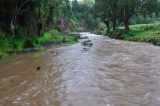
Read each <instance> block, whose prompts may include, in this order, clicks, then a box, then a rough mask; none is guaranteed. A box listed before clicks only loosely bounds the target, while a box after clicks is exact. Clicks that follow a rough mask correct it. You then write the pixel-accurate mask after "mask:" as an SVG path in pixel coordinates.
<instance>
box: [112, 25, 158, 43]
mask: <svg viewBox="0 0 160 106" xmlns="http://www.w3.org/2000/svg"><path fill="white" fill-rule="evenodd" d="M124 32H125V31H124V27H120V28H119V29H117V30H115V31H112V32H110V33H109V36H110V37H112V38H118V39H122V40H128V41H137V42H151V43H153V42H160V22H157V23H151V24H137V25H130V31H129V32H128V33H127V34H124Z"/></svg>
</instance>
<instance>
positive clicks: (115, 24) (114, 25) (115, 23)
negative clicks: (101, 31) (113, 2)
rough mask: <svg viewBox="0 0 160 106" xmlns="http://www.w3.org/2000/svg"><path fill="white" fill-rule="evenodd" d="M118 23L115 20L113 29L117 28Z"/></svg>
mask: <svg viewBox="0 0 160 106" xmlns="http://www.w3.org/2000/svg"><path fill="white" fill-rule="evenodd" d="M116 24H117V22H116V21H113V30H115V29H116Z"/></svg>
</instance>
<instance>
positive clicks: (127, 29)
mask: <svg viewBox="0 0 160 106" xmlns="http://www.w3.org/2000/svg"><path fill="white" fill-rule="evenodd" d="M128 22H129V21H128V19H126V20H125V22H124V24H125V32H126V33H127V32H128V31H129V24H128Z"/></svg>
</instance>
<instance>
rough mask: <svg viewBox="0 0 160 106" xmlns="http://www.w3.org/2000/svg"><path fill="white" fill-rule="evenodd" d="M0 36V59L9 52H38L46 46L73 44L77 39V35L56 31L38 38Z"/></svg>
mask: <svg viewBox="0 0 160 106" xmlns="http://www.w3.org/2000/svg"><path fill="white" fill-rule="evenodd" d="M0 34H1V35H0V37H1V39H0V58H3V57H6V56H7V55H9V53H10V52H19V51H31V50H39V49H41V48H42V47H43V46H45V45H47V44H62V43H65V44H74V43H76V42H77V40H78V38H79V36H77V35H74V34H68V33H66V34H62V33H60V32H58V31H57V30H50V31H48V32H46V33H44V34H43V35H42V36H40V37H38V36H30V37H19V38H5V37H3V36H2V33H0Z"/></svg>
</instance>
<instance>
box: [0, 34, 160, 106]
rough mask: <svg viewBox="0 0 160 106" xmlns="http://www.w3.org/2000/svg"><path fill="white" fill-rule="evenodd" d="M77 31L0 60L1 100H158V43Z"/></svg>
mask: <svg viewBox="0 0 160 106" xmlns="http://www.w3.org/2000/svg"><path fill="white" fill-rule="evenodd" d="M82 36H88V37H89V38H87V37H86V39H82V40H80V41H79V43H77V44H75V45H70V46H60V47H55V46H51V47H49V48H47V49H46V50H44V51H41V52H32V53H26V54H21V55H17V56H12V57H10V58H7V59H2V60H0V106H160V47H156V46H153V45H151V44H147V43H137V42H129V41H119V40H113V39H109V38H107V37H104V36H98V35H94V34H90V33H82ZM87 39H89V40H91V42H90V41H89V42H90V43H89V45H84V41H87ZM92 44H93V45H92Z"/></svg>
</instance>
